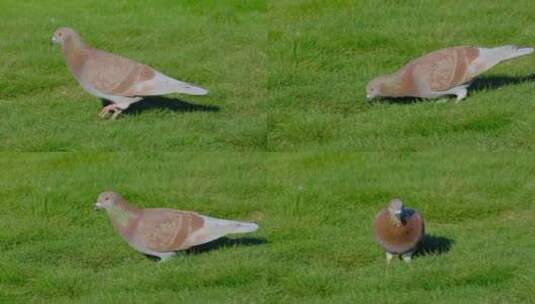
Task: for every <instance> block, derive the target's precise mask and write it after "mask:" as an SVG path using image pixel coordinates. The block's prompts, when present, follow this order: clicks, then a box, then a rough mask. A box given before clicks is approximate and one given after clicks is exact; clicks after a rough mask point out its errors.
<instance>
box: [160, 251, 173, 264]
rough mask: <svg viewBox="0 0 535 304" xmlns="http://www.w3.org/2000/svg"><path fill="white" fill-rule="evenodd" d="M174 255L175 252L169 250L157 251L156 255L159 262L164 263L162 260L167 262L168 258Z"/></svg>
mask: <svg viewBox="0 0 535 304" xmlns="http://www.w3.org/2000/svg"><path fill="white" fill-rule="evenodd" d="M175 255H176V252H174V251H171V252H161V253H158V255H157V256H158V257H159V258H160V261H159V263H164V262H167V261H168V260H169V259H170V258H172V257H174V256H175Z"/></svg>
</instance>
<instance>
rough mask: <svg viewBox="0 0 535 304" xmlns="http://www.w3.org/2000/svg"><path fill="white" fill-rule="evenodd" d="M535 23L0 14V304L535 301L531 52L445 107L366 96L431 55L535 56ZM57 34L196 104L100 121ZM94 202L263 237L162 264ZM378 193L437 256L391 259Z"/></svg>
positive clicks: (501, 5) (431, 4) (167, 7)
mask: <svg viewBox="0 0 535 304" xmlns="http://www.w3.org/2000/svg"><path fill="white" fill-rule="evenodd" d="M534 21H535V4H534V3H533V2H532V1H528V0H520V1H516V2H515V3H514V4H511V3H509V2H506V1H501V2H497V1H493V2H491V1H483V0H475V1H469V2H467V1H453V0H447V1H438V0H432V1H419V0H417V1H386V0H385V1H357V0H354V1H349V0H333V1H313V0H307V1H304V0H274V1H265V0H250V1H245V0H243V1H239V0H217V1H216V0H184V1H170V0H169V1H164V0H158V1H150V2H147V1H96V0H93V1H80V0H73V1H59V0H55V1H53V0H46V1H37V0H31V1H14V0H3V1H1V2H0V29H1V30H0V59H1V65H0V151H2V152H1V153H0V168H1V170H0V209H1V210H2V213H0V254H1V255H0V303H174V302H177V303H535V300H534V298H533V290H535V267H534V266H533V262H532V261H533V259H534V252H535V241H534V239H533V222H534V221H535V207H534V205H533V197H534V195H535V166H534V165H533V155H532V154H531V151H532V150H533V147H534V146H535V145H534V144H535V135H534V134H535V114H534V113H535V102H534V101H533V92H535V82H534V81H533V79H535V77H534V76H533V75H534V74H533V71H534V70H535V57H533V56H528V57H525V58H520V59H518V60H513V61H510V62H507V63H503V64H500V65H499V66H497V67H495V68H493V69H492V70H491V71H489V72H488V73H486V74H484V76H483V77H481V78H480V80H478V81H476V82H475V83H474V89H473V90H472V91H471V92H470V95H469V97H468V98H467V99H466V100H465V101H463V102H462V103H460V104H454V103H453V102H451V100H441V102H437V101H416V102H413V103H391V102H384V101H378V102H372V103H370V102H366V101H365V100H364V95H365V86H366V83H367V82H368V80H370V79H371V78H373V77H374V76H377V75H380V74H386V73H390V72H393V71H395V70H396V69H397V68H399V67H400V66H401V65H403V64H404V63H406V62H407V61H409V60H410V59H412V58H415V57H417V56H420V55H422V54H425V53H427V52H429V51H432V50H435V49H438V48H442V47H446V46H454V45H463V44H467V45H477V46H496V45H503V44H518V45H532V46H533V45H535V42H534V39H533V33H534V32H535V25H534V24H535V23H534ZM65 25H68V26H72V27H73V28H75V29H77V30H78V31H79V32H80V33H81V35H82V37H83V38H84V39H85V40H86V41H87V42H88V43H90V44H91V45H92V46H95V47H97V48H101V49H104V50H108V51H112V52H116V53H119V54H121V55H124V56H127V57H130V58H133V59H136V60H138V61H141V62H144V63H146V64H149V65H151V66H153V67H155V68H156V69H158V70H160V71H162V72H164V73H166V74H168V75H170V76H173V77H176V78H178V79H181V80H184V81H189V82H192V83H195V84H199V85H201V86H203V87H206V88H207V89H209V90H210V95H208V96H205V97H194V96H181V95H171V96H170V97H171V98H178V99H180V100H182V101H183V102H185V103H179V102H177V101H169V106H165V103H158V104H159V105H162V107H159V108H158V107H152V108H151V109H146V110H138V111H134V112H133V113H131V114H129V115H124V116H123V117H121V118H120V119H118V120H116V121H105V120H100V119H98V118H97V115H96V114H97V112H98V110H99V109H100V102H99V101H98V100H97V99H95V98H93V97H92V96H91V95H89V94H87V93H85V92H84V91H83V89H82V88H81V87H80V86H79V85H78V84H77V83H76V82H75V80H74V79H73V77H72V76H71V75H70V73H69V72H68V70H67V68H66V67H65V64H64V62H63V58H62V56H61V55H60V50H59V49H58V48H57V46H54V47H53V46H50V45H49V39H50V37H51V35H52V33H53V31H54V30H55V29H56V28H57V27H59V26H65ZM444 101H446V102H444ZM192 107H193V108H194V109H198V111H190V110H191V109H192ZM214 107H217V108H218V109H219V110H218V111H203V109H213V108H214ZM63 151H66V152H67V153H55V152H63ZM491 151H492V152H491ZM21 152H26V153H21ZM31 152H40V153H31ZM109 189H113V190H116V191H118V192H120V193H121V194H122V195H123V196H125V197H126V198H127V199H128V200H130V201H131V202H132V203H134V204H136V205H138V206H143V207H170V208H177V209H184V210H194V211H197V212H199V213H202V214H206V215H209V216H214V217H221V218H229V219H241V220H250V221H255V222H257V223H258V224H259V225H260V229H259V230H258V231H257V232H255V233H252V234H248V235H236V236H231V237H230V238H229V239H225V240H223V241H222V242H219V243H217V244H218V245H217V246H215V248H213V249H212V250H208V251H201V252H193V253H189V254H183V255H179V256H177V257H176V258H175V259H172V260H171V261H169V262H168V263H165V264H158V263H155V262H154V261H152V260H150V259H147V258H146V257H145V256H143V255H141V254H139V253H137V252H136V251H134V250H133V249H131V248H130V247H128V246H127V245H126V244H125V243H124V241H122V240H121V239H120V238H119V237H118V236H117V235H116V234H115V233H114V232H113V230H112V227H111V225H110V223H109V221H108V219H107V218H106V215H105V214H104V213H102V212H96V211H94V210H93V205H94V202H95V199H96V197H97V195H98V194H99V193H100V192H102V191H105V190H109ZM393 197H401V198H402V199H403V200H404V201H405V203H406V204H407V205H408V206H411V207H414V208H416V209H418V210H419V211H421V213H422V214H423V216H424V218H425V220H426V224H427V226H426V228H427V231H428V233H429V234H430V236H432V237H433V238H434V240H435V243H436V242H437V241H436V240H439V241H441V244H439V245H441V246H442V247H443V250H441V251H436V250H434V251H433V250H431V249H433V248H432V246H429V244H432V242H427V243H426V244H427V245H426V248H427V249H428V250H431V251H432V253H431V254H427V255H423V256H418V257H416V258H415V259H414V261H413V263H411V264H409V265H406V264H403V263H401V262H397V261H396V262H395V263H394V264H393V265H390V266H387V265H386V264H385V258H384V256H383V253H382V251H381V249H380V248H379V247H378V246H377V245H376V244H375V243H374V240H373V237H372V231H371V225H372V221H373V218H374V215H375V213H376V212H377V211H378V210H380V209H381V208H382V207H383V206H384V205H385V204H386V203H387V202H388V201H389V200H390V199H391V198H393ZM446 245H448V246H449V247H448V246H446Z"/></svg>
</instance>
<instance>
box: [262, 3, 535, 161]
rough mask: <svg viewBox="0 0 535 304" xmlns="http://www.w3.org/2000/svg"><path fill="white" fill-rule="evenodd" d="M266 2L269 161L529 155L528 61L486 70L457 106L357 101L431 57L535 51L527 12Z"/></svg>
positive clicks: (534, 79) (531, 10)
mask: <svg viewBox="0 0 535 304" xmlns="http://www.w3.org/2000/svg"><path fill="white" fill-rule="evenodd" d="M273 2H274V4H273V5H271V6H270V10H269V20H270V27H269V32H268V43H269V46H270V47H269V51H268V58H269V64H268V89H269V90H268V91H269V113H270V115H269V117H268V130H269V135H268V137H269V139H268V146H269V149H270V150H273V151H303V150H305V151H311V150H314V151H332V150H338V151H339V150H344V151H348V150H351V151H355V150H360V151H363V150H364V151H376V150H389V151H392V150H395V151H405V150H409V151H419V150H422V149H430V148H441V149H443V148H459V147H462V148H468V149H478V150H510V149H515V150H532V148H533V147H534V146H535V115H534V114H533V113H534V112H535V102H534V98H533V93H534V92H535V73H534V71H535V56H528V57H524V58H519V59H517V60H512V61H510V62H506V63H502V64H500V65H498V66H496V67H495V68H493V69H491V70H490V71H488V72H487V73H486V74H484V77H483V78H482V79H480V80H479V81H477V82H475V83H474V86H475V90H472V91H470V89H469V96H468V98H467V99H466V100H465V101H464V102H462V103H461V104H454V102H443V103H441V102H438V103H437V102H433V101H431V102H430V101H420V102H416V103H410V104H405V103H395V102H394V103H391V102H373V103H369V102H366V101H365V95H366V84H367V83H368V81H369V80H371V79H372V78H374V77H375V76H378V75H384V74H388V73H392V72H394V71H396V70H397V69H398V68H400V67H401V66H402V65H404V64H405V63H407V62H408V61H410V60H411V59H414V58H416V57H419V56H421V55H423V54H426V53H428V52H430V51H433V50H436V49H440V48H444V47H448V46H456V45H475V46H499V45H504V44H518V45H531V46H535V36H534V33H535V2H533V1H530V0H520V1H516V2H515V4H514V5H511V3H509V2H507V1H492V2H490V1H485V0H475V1H469V2H459V1H442V0H440V1H438V0H437V1H310V0H280V1H273ZM453 100H455V99H453ZM443 101H444V100H443Z"/></svg>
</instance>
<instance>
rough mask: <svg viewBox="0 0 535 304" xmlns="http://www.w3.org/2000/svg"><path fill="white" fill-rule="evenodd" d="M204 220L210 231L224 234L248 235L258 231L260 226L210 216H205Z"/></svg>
mask: <svg viewBox="0 0 535 304" xmlns="http://www.w3.org/2000/svg"><path fill="white" fill-rule="evenodd" d="M204 220H205V221H206V226H207V227H209V230H212V231H219V232H221V233H222V234H227V233H247V232H253V231H256V230H257V229H258V225H257V224H255V223H246V222H237V221H229V220H222V219H216V218H213V217H208V216H204Z"/></svg>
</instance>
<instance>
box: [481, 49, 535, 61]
mask: <svg viewBox="0 0 535 304" xmlns="http://www.w3.org/2000/svg"><path fill="white" fill-rule="evenodd" d="M490 52H491V53H493V57H494V58H495V59H496V60H497V61H498V62H499V61H504V60H509V59H513V58H516V57H520V56H525V55H529V54H531V53H533V48H529V47H526V48H519V47H517V46H516V45H505V46H500V47H496V48H493V49H490Z"/></svg>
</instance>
